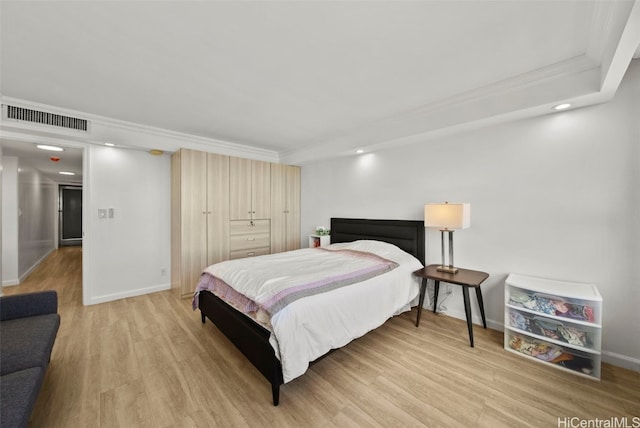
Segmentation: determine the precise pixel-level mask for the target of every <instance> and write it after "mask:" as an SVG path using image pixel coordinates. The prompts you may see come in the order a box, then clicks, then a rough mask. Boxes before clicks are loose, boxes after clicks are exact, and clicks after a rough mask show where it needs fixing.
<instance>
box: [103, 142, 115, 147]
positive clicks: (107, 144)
mask: <svg viewBox="0 0 640 428" xmlns="http://www.w3.org/2000/svg"><path fill="white" fill-rule="evenodd" d="M104 145H105V146H108V147H115V144H113V143H104Z"/></svg>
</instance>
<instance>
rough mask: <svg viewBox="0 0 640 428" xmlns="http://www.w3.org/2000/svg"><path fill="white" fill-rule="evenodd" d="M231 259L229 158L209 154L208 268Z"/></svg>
mask: <svg viewBox="0 0 640 428" xmlns="http://www.w3.org/2000/svg"><path fill="white" fill-rule="evenodd" d="M228 258H229V156H224V155H216V154H211V153H209V154H207V261H206V266H209V265H212V264H214V263H218V262H221V261H223V260H228Z"/></svg>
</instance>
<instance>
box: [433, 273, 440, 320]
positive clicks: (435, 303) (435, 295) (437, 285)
mask: <svg viewBox="0 0 640 428" xmlns="http://www.w3.org/2000/svg"><path fill="white" fill-rule="evenodd" d="M438 291H440V281H435V285H434V286H433V313H434V314H435V313H436V309H437V308H438Z"/></svg>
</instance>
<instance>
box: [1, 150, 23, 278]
mask: <svg viewBox="0 0 640 428" xmlns="http://www.w3.org/2000/svg"><path fill="white" fill-rule="evenodd" d="M2 249H3V251H2V276H1V277H0V278H2V285H3V286H5V285H16V284H18V283H19V280H18V277H19V275H18V158H17V157H14V156H4V157H3V158H2Z"/></svg>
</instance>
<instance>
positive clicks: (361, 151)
mask: <svg viewBox="0 0 640 428" xmlns="http://www.w3.org/2000/svg"><path fill="white" fill-rule="evenodd" d="M356 153H358V154H360V153H364V150H362V149H358V150H356Z"/></svg>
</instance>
